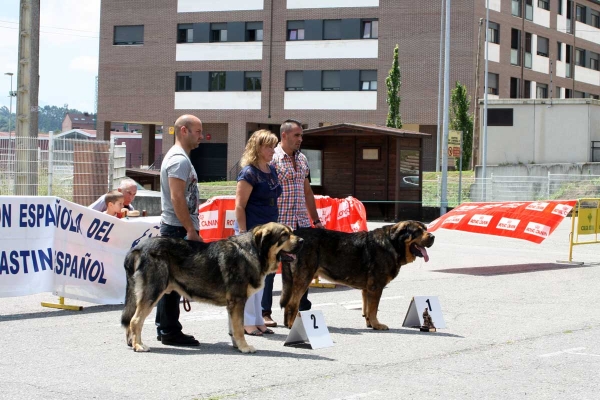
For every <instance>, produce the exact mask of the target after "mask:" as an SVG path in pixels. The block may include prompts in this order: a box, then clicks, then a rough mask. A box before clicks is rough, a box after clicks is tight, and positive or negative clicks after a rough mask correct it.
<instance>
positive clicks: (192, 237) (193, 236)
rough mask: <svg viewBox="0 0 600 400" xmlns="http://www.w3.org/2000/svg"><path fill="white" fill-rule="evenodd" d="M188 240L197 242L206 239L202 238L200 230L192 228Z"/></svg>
mask: <svg viewBox="0 0 600 400" xmlns="http://www.w3.org/2000/svg"><path fill="white" fill-rule="evenodd" d="M187 240H194V241H196V242H203V241H204V240H202V238H201V237H200V235H198V232H196V231H195V230H193V229H192V230H191V231H188V233H187Z"/></svg>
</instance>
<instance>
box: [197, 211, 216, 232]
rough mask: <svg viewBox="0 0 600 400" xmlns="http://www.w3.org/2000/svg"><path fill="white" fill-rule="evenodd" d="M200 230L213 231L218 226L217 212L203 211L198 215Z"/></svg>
mask: <svg viewBox="0 0 600 400" xmlns="http://www.w3.org/2000/svg"><path fill="white" fill-rule="evenodd" d="M198 219H199V220H200V229H215V228H217V227H218V226H219V211H205V212H201V213H200V214H198Z"/></svg>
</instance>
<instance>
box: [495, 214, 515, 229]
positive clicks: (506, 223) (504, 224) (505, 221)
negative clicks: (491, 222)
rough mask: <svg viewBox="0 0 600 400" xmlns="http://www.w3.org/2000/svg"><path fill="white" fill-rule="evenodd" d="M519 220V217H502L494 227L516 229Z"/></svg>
mask: <svg viewBox="0 0 600 400" xmlns="http://www.w3.org/2000/svg"><path fill="white" fill-rule="evenodd" d="M519 222H521V220H520V219H511V218H504V217H503V218H502V219H501V220H500V222H498V225H496V228H498V229H504V230H507V231H514V230H515V229H517V226H519Z"/></svg>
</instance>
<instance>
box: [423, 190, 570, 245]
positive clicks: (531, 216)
mask: <svg viewBox="0 0 600 400" xmlns="http://www.w3.org/2000/svg"><path fill="white" fill-rule="evenodd" d="M576 203H577V200H545V201H522V202H499V203H463V204H461V205H460V206H459V207H457V208H455V209H453V210H452V211H450V212H448V213H446V214H445V215H443V216H441V217H440V218H438V219H436V220H435V221H433V222H431V223H430V224H429V226H428V231H429V232H433V231H435V230H437V229H439V228H444V229H451V230H458V231H466V232H474V233H482V234H485V235H496V236H506V237H512V238H517V239H523V240H529V241H530V242H534V243H541V242H543V241H544V239H546V238H547V237H548V236H550V234H551V233H552V232H554V229H556V227H557V226H558V224H560V223H561V221H562V220H563V218H564V217H566V216H567V215H568V214H569V212H570V211H571V210H572V209H573V207H574V206H575V204H576Z"/></svg>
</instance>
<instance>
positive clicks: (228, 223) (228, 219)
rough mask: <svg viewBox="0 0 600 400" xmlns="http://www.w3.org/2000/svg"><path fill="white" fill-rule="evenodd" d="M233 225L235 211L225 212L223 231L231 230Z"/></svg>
mask: <svg viewBox="0 0 600 400" xmlns="http://www.w3.org/2000/svg"><path fill="white" fill-rule="evenodd" d="M234 223H235V210H227V211H225V229H233V224H234Z"/></svg>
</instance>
